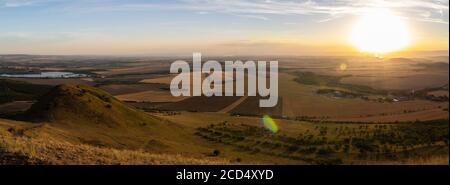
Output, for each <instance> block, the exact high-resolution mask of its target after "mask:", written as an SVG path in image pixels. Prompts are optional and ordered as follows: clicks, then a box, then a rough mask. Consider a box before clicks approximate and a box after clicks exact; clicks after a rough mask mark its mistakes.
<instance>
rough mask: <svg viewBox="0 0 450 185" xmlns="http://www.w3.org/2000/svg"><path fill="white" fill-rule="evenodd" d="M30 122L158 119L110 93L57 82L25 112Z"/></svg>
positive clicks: (140, 122)
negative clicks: (56, 84) (58, 84)
mask: <svg viewBox="0 0 450 185" xmlns="http://www.w3.org/2000/svg"><path fill="white" fill-rule="evenodd" d="M26 117H27V118H30V119H31V121H48V122H54V123H58V124H76V125H82V124H85V125H104V126H107V127H111V128H112V127H139V126H146V125H153V124H155V122H157V120H156V119H155V118H154V117H152V116H150V115H148V114H146V113H144V112H143V111H139V110H136V109H134V108H131V107H129V106H127V105H125V104H123V103H122V102H121V101H119V100H117V99H116V98H114V97H113V96H111V95H110V94H108V93H106V92H104V91H102V90H100V89H97V88H94V87H89V86H84V85H60V86H56V87H54V88H53V89H52V90H51V91H50V92H49V93H47V94H46V95H44V96H42V97H41V98H40V99H39V100H38V102H37V103H35V104H34V105H33V106H32V107H31V108H30V109H29V110H28V111H27V112H26Z"/></svg>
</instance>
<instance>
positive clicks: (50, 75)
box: [0, 72, 89, 78]
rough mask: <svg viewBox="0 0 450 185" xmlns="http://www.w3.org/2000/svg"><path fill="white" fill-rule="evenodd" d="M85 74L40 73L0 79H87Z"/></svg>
mask: <svg viewBox="0 0 450 185" xmlns="http://www.w3.org/2000/svg"><path fill="white" fill-rule="evenodd" d="M88 76H89V75H87V74H77V73H72V72H41V73H35V74H0V77H6V78H82V77H88Z"/></svg>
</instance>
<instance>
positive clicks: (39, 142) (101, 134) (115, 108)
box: [0, 85, 225, 164]
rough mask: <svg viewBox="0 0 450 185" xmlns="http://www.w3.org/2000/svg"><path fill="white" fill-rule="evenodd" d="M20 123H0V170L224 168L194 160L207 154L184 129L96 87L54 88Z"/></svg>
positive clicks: (203, 159)
mask: <svg viewBox="0 0 450 185" xmlns="http://www.w3.org/2000/svg"><path fill="white" fill-rule="evenodd" d="M23 118H24V119H23V120H25V121H12V120H2V119H0V159H1V160H0V164H1V163H2V162H1V161H2V160H3V159H8V160H3V161H9V162H11V161H13V164H14V163H18V164H175V163H178V164H216V163H225V162H224V161H223V160H222V159H216V158H214V159H205V157H204V155H203V154H202V155H203V156H202V157H201V159H200V157H199V155H195V154H199V153H200V154H201V152H207V151H208V150H211V149H208V148H205V147H202V146H195V145H196V143H198V142H200V139H199V138H196V137H195V136H194V135H193V134H192V133H191V131H190V130H189V129H185V128H184V126H182V125H179V124H177V123H174V122H170V121H167V120H164V119H161V118H158V117H156V116H153V115H150V114H148V113H146V112H144V111H141V110H137V109H135V108H133V107H130V106H128V105H126V104H124V103H123V102H121V101H119V100H117V99H116V98H114V97H113V96H111V95H110V94H108V93H106V92H104V91H102V90H100V89H97V88H94V87H88V86H84V85H60V86H56V87H54V88H53V89H51V90H50V91H49V92H48V93H47V94H45V95H43V96H42V97H41V98H39V99H38V101H37V102H36V103H35V104H34V105H33V106H32V107H31V108H30V109H29V110H28V111H26V112H25V113H24V115H23ZM186 143H193V144H194V146H188V145H186ZM187 147H188V148H189V149H188V148H187Z"/></svg>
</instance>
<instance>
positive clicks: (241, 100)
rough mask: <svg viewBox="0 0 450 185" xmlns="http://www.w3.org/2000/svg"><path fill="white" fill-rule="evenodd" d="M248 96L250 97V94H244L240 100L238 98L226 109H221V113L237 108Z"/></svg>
mask: <svg viewBox="0 0 450 185" xmlns="http://www.w3.org/2000/svg"><path fill="white" fill-rule="evenodd" d="M247 98H248V96H243V97H241V98H239V99H238V100H236V101H235V102H233V103H232V104H230V105H228V106H227V107H225V108H224V109H222V110H220V111H219V112H220V113H227V112H230V111H231V110H233V109H234V108H236V107H237V106H238V105H240V104H241V103H242V102H244V101H245V100H246V99H247Z"/></svg>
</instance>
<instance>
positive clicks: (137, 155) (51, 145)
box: [0, 130, 227, 165]
mask: <svg viewBox="0 0 450 185" xmlns="http://www.w3.org/2000/svg"><path fill="white" fill-rule="evenodd" d="M0 151H1V152H0V154H1V153H9V154H12V155H16V156H24V157H17V158H18V159H21V160H26V161H16V162H17V163H18V164H30V163H31V164H33V163H36V164H57V165H62V164H70V165H82V164H88V165H91V164H102V165H111V164H122V165H140V164H146V165H159V164H169V165H170V164H226V163H227V161H226V160H223V159H219V158H214V159H212V158H211V159H208V158H206V159H205V158H203V159H199V158H192V157H187V156H184V155H179V154H156V153H149V152H145V151H139V150H118V149H112V148H100V147H95V146H91V145H85V144H72V143H70V142H66V141H61V140H55V139H52V138H48V139H41V138H29V137H22V136H13V135H11V134H10V133H8V132H6V131H5V130H2V131H1V133H0ZM0 157H1V156H0Z"/></svg>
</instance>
